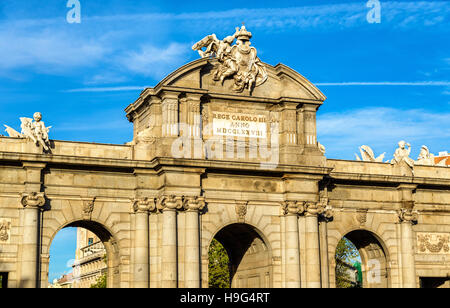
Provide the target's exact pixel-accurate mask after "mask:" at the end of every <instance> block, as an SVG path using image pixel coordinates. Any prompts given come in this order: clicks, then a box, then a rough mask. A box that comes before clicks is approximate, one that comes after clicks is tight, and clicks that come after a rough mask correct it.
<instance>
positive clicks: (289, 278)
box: [282, 201, 303, 288]
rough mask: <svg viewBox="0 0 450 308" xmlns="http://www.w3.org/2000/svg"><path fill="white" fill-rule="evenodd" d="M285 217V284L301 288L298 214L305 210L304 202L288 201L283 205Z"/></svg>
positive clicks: (289, 286) (288, 286)
mask: <svg viewBox="0 0 450 308" xmlns="http://www.w3.org/2000/svg"><path fill="white" fill-rule="evenodd" d="M282 207H283V212H284V215H285V216H286V218H285V238H286V244H285V255H286V257H285V262H286V265H285V271H286V273H285V277H286V278H285V280H286V283H285V286H286V288H300V248H299V233H298V215H299V213H301V212H302V211H303V203H300V202H296V201H286V202H285V203H284V204H283V205H282Z"/></svg>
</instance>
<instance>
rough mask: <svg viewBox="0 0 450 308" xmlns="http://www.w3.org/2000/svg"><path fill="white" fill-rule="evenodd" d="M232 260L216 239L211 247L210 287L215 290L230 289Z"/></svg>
mask: <svg viewBox="0 0 450 308" xmlns="http://www.w3.org/2000/svg"><path fill="white" fill-rule="evenodd" d="M229 264H230V259H229V258H228V254H227V251H226V250H225V248H224V247H223V246H222V244H220V243H219V241H217V240H216V239H213V241H212V242H211V246H210V247H209V287H210V288H215V289H227V288H230V287H231V286H230V269H229Z"/></svg>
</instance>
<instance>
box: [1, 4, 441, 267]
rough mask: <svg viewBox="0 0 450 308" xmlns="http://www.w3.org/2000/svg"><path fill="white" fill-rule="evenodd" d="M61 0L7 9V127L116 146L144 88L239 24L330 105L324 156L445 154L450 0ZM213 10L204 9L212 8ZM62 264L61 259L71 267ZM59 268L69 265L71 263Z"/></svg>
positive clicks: (325, 111)
mask: <svg viewBox="0 0 450 308" xmlns="http://www.w3.org/2000/svg"><path fill="white" fill-rule="evenodd" d="M380 2H381V23H379V24H370V23H368V22H367V19H366V15H367V13H368V12H369V10H370V9H369V8H367V7H366V3H367V0H361V1H359V0H358V1H344V0H340V1H321V0H314V1H281V0H280V1H262V0H260V1H247V2H243V1H234V0H229V1H210V2H205V1H119V0H103V1H94V0H80V3H81V23H80V24H69V23H67V21H66V15H67V12H68V11H69V8H67V7H66V4H67V1H66V0H47V1H37V0H27V1H16V0H2V1H1V2H0V46H1V48H0V124H8V125H10V126H12V127H15V128H16V129H19V125H20V123H19V122H20V121H19V117H22V116H31V115H32V114H33V113H34V112H36V111H40V112H42V113H43V115H44V121H45V123H46V124H47V125H51V126H53V129H52V130H51V135H50V136H51V138H53V139H58V140H75V141H87V142H100V143H118V144H122V143H125V142H128V141H131V139H132V126H131V124H130V123H128V121H127V119H126V117H125V113H124V108H125V107H126V106H127V105H128V104H130V103H132V102H133V101H134V100H135V99H136V98H137V97H138V96H139V93H140V89H141V88H143V87H145V86H154V85H156V84H157V83H158V81H159V80H160V79H162V78H163V77H164V76H165V75H167V74H168V73H170V72H171V71H172V70H174V69H176V68H177V67H179V66H181V65H183V64H185V63H188V62H190V61H192V60H195V59H197V58H198V54H197V53H196V52H193V51H192V50H191V46H192V45H193V43H195V42H197V41H198V40H200V39H201V38H203V37H204V36H206V35H208V34H211V33H216V34H217V35H218V37H220V38H223V37H225V36H227V35H230V34H233V33H234V28H235V27H236V26H240V25H241V24H242V22H245V24H246V26H247V28H248V29H249V30H250V31H251V32H252V33H253V39H252V44H253V46H255V47H256V48H257V49H258V53H259V56H260V58H261V60H262V61H264V62H266V63H269V64H272V65H276V64H277V63H280V62H281V63H283V64H286V65H288V66H290V67H292V68H293V69H295V70H296V71H298V72H299V73H301V74H302V75H304V76H305V77H306V78H308V79H309V80H310V81H311V82H313V83H314V84H316V85H317V86H318V87H319V89H321V91H322V92H323V93H324V94H325V95H326V96H327V97H328V99H327V101H326V102H325V104H324V105H323V106H322V107H321V109H320V110H319V114H318V138H319V141H320V142H321V143H322V144H324V145H325V146H326V148H327V157H329V158H338V159H350V160H353V159H354V153H357V152H358V147H359V146H361V145H363V144H366V145H370V146H371V147H372V148H373V149H374V151H375V153H376V155H379V154H381V153H383V152H387V154H386V159H391V157H392V154H393V152H394V151H395V149H396V147H397V142H398V141H399V140H402V139H404V140H406V141H408V142H409V143H411V145H412V146H413V152H412V156H413V158H417V155H418V153H419V151H420V147H421V146H422V145H427V146H428V147H429V148H430V150H431V152H432V153H435V154H437V153H438V152H439V151H445V150H450V142H449V140H450V138H449V137H450V125H449V123H450V40H449V37H450V36H449V34H450V26H449V25H450V22H449V18H450V3H449V2H448V1H384V0H381V1H380ZM205 3H207V5H205ZM66 261H67V260H66ZM66 261H64V264H65V263H66Z"/></svg>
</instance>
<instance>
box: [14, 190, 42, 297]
mask: <svg viewBox="0 0 450 308" xmlns="http://www.w3.org/2000/svg"><path fill="white" fill-rule="evenodd" d="M21 203H22V206H23V207H24V223H23V230H22V232H23V240H22V260H21V262H20V267H21V278H20V284H19V287H20V288H38V287H39V286H38V283H39V282H38V280H39V276H38V275H39V260H40V257H39V254H40V251H39V245H40V240H39V216H40V215H39V214H40V213H39V212H40V211H41V209H42V207H43V206H44V205H45V195H44V193H36V192H34V193H25V194H23V195H22V199H21Z"/></svg>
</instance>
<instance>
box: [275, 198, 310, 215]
mask: <svg viewBox="0 0 450 308" xmlns="http://www.w3.org/2000/svg"><path fill="white" fill-rule="evenodd" d="M281 208H282V209H283V213H284V215H285V216H289V215H290V216H292V215H300V214H302V213H303V212H304V211H305V202H303V201H292V200H287V201H284V202H283V203H282V204H281Z"/></svg>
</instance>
